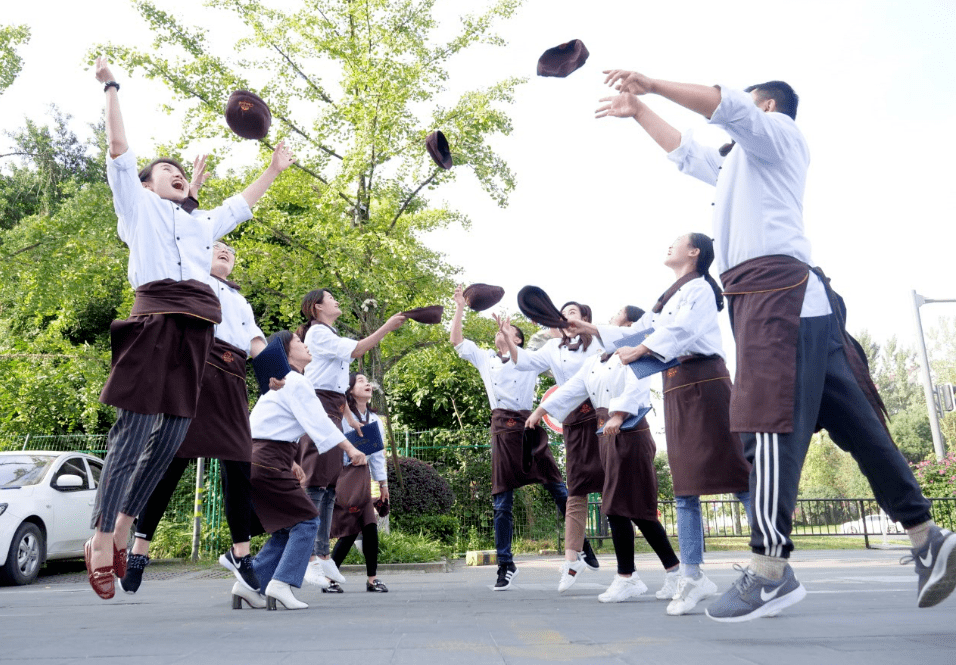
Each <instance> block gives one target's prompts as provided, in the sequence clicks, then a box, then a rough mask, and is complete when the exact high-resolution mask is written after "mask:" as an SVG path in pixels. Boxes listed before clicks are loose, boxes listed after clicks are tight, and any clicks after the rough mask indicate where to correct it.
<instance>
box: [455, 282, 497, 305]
mask: <svg viewBox="0 0 956 665" xmlns="http://www.w3.org/2000/svg"><path fill="white" fill-rule="evenodd" d="M463 295H464V296H465V302H467V303H468V306H469V307H471V308H472V309H473V310H475V311H476V312H483V311H485V310H486V309H488V308H489V307H494V306H495V305H497V304H498V303H499V302H501V299H502V298H504V296H505V290H504V289H503V288H501V287H500V286H492V285H491V284H472V285H471V286H469V287H468V288H467V289H465V291H464V293H463Z"/></svg>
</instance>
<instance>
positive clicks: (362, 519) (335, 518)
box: [332, 448, 378, 538]
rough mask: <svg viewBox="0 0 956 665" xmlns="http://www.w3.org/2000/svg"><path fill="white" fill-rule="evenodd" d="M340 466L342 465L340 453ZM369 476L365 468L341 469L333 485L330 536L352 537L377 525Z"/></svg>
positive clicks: (366, 467)
mask: <svg viewBox="0 0 956 665" xmlns="http://www.w3.org/2000/svg"><path fill="white" fill-rule="evenodd" d="M334 450H336V451H338V453H339V465H340V466H341V464H342V460H343V457H342V450H341V449H340V448H335V449H334ZM371 479H372V476H371V474H370V473H369V469H368V466H364V465H363V466H354V465H352V464H350V465H348V466H346V467H343V468H342V472H341V473H340V474H339V479H338V482H337V483H336V484H335V507H334V508H333V509H332V537H333V538H342V537H344V536H354V535H355V534H358V533H361V532H362V527H364V526H365V525H366V524H378V514H377V513H376V512H375V507H374V506H373V505H372V480H371Z"/></svg>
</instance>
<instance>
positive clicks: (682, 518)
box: [674, 492, 750, 566]
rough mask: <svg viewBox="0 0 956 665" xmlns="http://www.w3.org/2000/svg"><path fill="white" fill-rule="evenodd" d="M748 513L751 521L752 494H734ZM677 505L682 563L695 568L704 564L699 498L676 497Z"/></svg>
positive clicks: (702, 529)
mask: <svg viewBox="0 0 956 665" xmlns="http://www.w3.org/2000/svg"><path fill="white" fill-rule="evenodd" d="M734 495H735V496H736V497H737V498H738V499H739V500H740V502H741V503H742V504H744V510H746V511H747V520H748V521H750V492H736V493H735V494H734ZM674 500H675V503H676V504H677V545H678V547H679V548H680V559H681V561H682V562H684V563H686V564H690V565H694V566H699V565H700V564H702V563H704V522H703V520H702V519H701V517H700V497H699V496H675V497H674Z"/></svg>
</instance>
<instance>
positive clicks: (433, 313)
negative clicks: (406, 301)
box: [402, 305, 445, 324]
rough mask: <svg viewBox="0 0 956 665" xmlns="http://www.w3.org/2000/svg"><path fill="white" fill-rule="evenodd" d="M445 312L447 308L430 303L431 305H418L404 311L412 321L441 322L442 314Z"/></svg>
mask: <svg viewBox="0 0 956 665" xmlns="http://www.w3.org/2000/svg"><path fill="white" fill-rule="evenodd" d="M444 313H445V308H444V307H442V306H441V305H430V306H429V307H416V308H415V309H409V310H407V311H404V312H402V314H404V315H405V316H407V317H408V318H410V319H411V320H412V321H418V322H419V323H428V324H434V323H441V315H442V314H444Z"/></svg>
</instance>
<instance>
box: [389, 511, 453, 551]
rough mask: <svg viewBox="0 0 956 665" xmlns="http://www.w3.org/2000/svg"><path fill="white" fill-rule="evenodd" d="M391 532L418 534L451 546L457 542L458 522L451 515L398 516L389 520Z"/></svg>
mask: <svg viewBox="0 0 956 665" xmlns="http://www.w3.org/2000/svg"><path fill="white" fill-rule="evenodd" d="M391 526H392V529H393V530H397V531H401V532H402V533H406V534H416V533H420V534H422V535H424V536H425V537H426V538H429V539H431V540H437V541H439V542H441V543H443V544H445V545H449V546H452V545H454V544H455V542H456V541H457V540H458V535H459V525H458V520H457V519H455V517H454V516H453V515H400V514H397V513H396V514H395V515H393V516H392V519H391Z"/></svg>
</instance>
